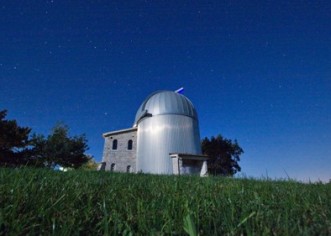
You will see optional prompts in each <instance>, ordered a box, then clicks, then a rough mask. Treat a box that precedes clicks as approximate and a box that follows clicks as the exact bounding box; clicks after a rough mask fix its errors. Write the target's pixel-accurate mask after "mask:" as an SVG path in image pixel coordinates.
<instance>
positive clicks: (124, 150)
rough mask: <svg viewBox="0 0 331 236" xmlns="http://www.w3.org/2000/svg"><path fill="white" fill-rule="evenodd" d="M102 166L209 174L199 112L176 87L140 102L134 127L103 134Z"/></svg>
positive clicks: (132, 169)
mask: <svg viewBox="0 0 331 236" xmlns="http://www.w3.org/2000/svg"><path fill="white" fill-rule="evenodd" d="M103 137H104V139H105V145H104V151H103V158H102V165H101V169H104V170H108V171H118V172H133V173H137V172H143V173H152V174H200V175H205V174H207V161H206V160H207V157H206V156H204V155H202V153H201V146H200V132H199V123H198V115H197V112H196V110H195V108H194V106H193V104H192V103H191V101H190V100H189V99H188V98H187V97H185V96H184V95H182V94H180V93H178V92H173V91H158V92H155V93H152V94H151V95H149V96H148V97H147V98H146V99H145V101H143V103H142V104H141V105H140V107H139V109H138V111H137V113H136V117H135V120H134V124H133V127H132V128H128V129H123V130H116V131H111V132H107V133H104V134H103Z"/></svg>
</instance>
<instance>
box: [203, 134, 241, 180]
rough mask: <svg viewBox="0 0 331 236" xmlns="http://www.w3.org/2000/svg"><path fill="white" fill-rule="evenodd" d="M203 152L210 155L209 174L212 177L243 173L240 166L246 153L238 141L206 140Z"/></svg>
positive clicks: (204, 140)
mask: <svg viewBox="0 0 331 236" xmlns="http://www.w3.org/2000/svg"><path fill="white" fill-rule="evenodd" d="M201 148H202V152H203V154H205V155H208V157H209V158H210V159H209V160H208V172H209V173H210V174H212V175H224V176H233V175H234V174H235V173H237V172H239V171H241V168H240V166H239V164H238V162H239V161H240V155H241V154H242V153H243V152H244V151H243V149H242V148H241V147H240V146H239V144H238V142H237V140H234V141H232V140H231V139H226V138H223V137H222V136H221V135H218V136H217V137H216V138H215V137H211V138H210V139H209V138H207V137H206V138H204V139H203V140H202V142H201Z"/></svg>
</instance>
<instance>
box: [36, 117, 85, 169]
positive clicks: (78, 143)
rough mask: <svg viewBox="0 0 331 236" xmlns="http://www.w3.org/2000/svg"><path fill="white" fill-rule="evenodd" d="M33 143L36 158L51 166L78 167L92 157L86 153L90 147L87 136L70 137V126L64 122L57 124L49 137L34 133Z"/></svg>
mask: <svg viewBox="0 0 331 236" xmlns="http://www.w3.org/2000/svg"><path fill="white" fill-rule="evenodd" d="M32 144H33V146H34V149H33V156H34V159H35V160H38V161H39V163H43V165H44V166H46V167H49V168H54V167H55V166H56V165H60V166H62V167H69V168H78V167H80V166H81V165H83V164H85V163H86V162H88V161H89V160H90V159H91V157H90V156H88V155H86V154H85V151H86V150H87V149H88V146H87V140H86V138H85V136H84V135H79V136H73V137H69V128H68V126H66V125H63V124H58V125H56V126H55V127H54V128H53V130H52V133H51V134H50V135H49V136H48V137H47V138H45V137H44V136H42V135H34V136H33V138H32Z"/></svg>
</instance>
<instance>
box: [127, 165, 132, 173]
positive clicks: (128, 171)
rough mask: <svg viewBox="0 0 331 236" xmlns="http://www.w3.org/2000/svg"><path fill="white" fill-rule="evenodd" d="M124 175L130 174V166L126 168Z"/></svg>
mask: <svg viewBox="0 0 331 236" xmlns="http://www.w3.org/2000/svg"><path fill="white" fill-rule="evenodd" d="M126 173H131V166H130V165H129V166H127V167H126Z"/></svg>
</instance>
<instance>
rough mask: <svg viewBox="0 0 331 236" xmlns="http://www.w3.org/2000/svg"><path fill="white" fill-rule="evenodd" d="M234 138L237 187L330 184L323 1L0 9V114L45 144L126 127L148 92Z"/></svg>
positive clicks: (330, 106)
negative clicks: (59, 129)
mask: <svg viewBox="0 0 331 236" xmlns="http://www.w3.org/2000/svg"><path fill="white" fill-rule="evenodd" d="M181 86H184V87H185V91H184V95H185V96H187V97H188V98H189V99H190V100H191V101H192V102H193V104H194V105H195V107H196V109H197V112H198V115H199V122H200V133H201V138H203V137H206V136H207V137H210V136H212V135H217V134H222V135H223V136H224V137H226V138H230V139H237V140H238V142H239V144H240V146H241V147H242V148H243V149H244V151H245V153H244V155H242V160H241V162H240V165H241V167H242V172H241V174H243V175H245V176H247V177H256V178H261V177H270V178H288V177H290V178H294V179H297V180H301V181H309V180H311V181H316V180H323V181H328V180H329V179H331V2H330V1H185V0H181V1H178V0H177V1H123V0H121V1H106V0H105V1H97V0H95V1H87V0H86V1H69V0H68V1H64V0H63V1H56V0H49V1H21V0H8V1H1V2H0V110H2V109H7V110H8V116H7V118H8V119H16V120H17V121H18V123H19V125H22V126H29V127H31V128H32V130H33V132H36V133H39V134H44V135H47V134H48V133H49V132H50V130H51V129H52V127H54V125H55V124H56V123H57V122H64V123H65V124H67V125H68V126H69V127H70V131H71V135H78V134H83V133H85V134H86V136H87V139H88V145H89V147H90V149H89V150H88V153H89V154H92V155H93V156H94V157H95V159H96V161H101V157H102V151H103V138H102V133H104V132H108V131H113V130H117V129H124V128H129V127H132V125H133V122H134V117H135V114H136V111H137V109H138V107H139V105H140V104H141V103H142V101H143V100H144V99H145V98H146V97H147V96H148V95H149V94H150V93H152V92H154V91H156V90H176V89H178V88H179V87H181Z"/></svg>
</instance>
